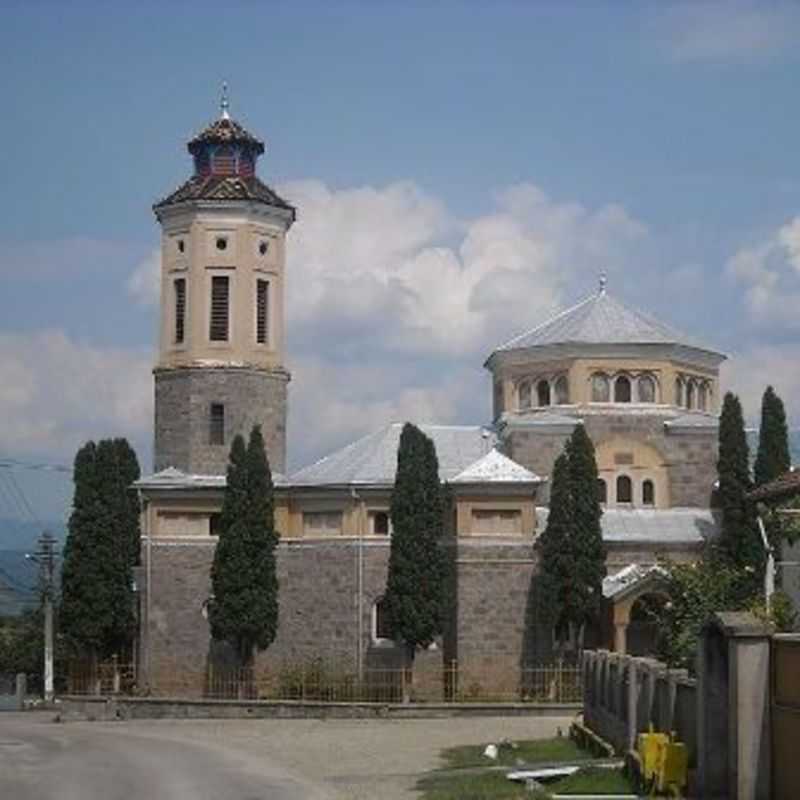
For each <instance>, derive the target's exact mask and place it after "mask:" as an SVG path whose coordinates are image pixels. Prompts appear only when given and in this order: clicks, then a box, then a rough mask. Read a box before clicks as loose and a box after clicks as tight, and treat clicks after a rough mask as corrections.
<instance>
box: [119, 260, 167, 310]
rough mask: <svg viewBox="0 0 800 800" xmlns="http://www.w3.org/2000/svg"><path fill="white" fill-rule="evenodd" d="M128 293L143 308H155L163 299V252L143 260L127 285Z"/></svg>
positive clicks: (130, 276) (129, 277)
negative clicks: (161, 298)
mask: <svg viewBox="0 0 800 800" xmlns="http://www.w3.org/2000/svg"><path fill="white" fill-rule="evenodd" d="M125 286H126V288H127V290H128V293H129V294H130V295H131V296H132V297H133V298H134V299H135V300H136V302H137V303H139V305H142V306H155V305H158V301H159V299H160V297H161V250H160V249H159V248H156V249H155V250H153V251H152V252H151V253H150V255H148V256H146V257H145V258H143V259H142V260H141V261H140V262H139V263H138V264H137V265H136V267H135V268H134V270H133V272H132V273H131V274H130V275H129V276H128V280H127V281H126V283H125Z"/></svg>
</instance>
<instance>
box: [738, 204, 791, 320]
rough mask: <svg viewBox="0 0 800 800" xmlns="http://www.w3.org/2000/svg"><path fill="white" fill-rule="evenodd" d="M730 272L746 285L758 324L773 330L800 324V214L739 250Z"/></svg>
mask: <svg viewBox="0 0 800 800" xmlns="http://www.w3.org/2000/svg"><path fill="white" fill-rule="evenodd" d="M726 272H727V274H728V275H729V276H730V277H731V278H732V279H733V280H735V281H736V282H737V283H740V284H742V285H743V286H745V287H746V288H745V306H746V308H747V311H748V314H749V315H750V318H751V320H752V321H753V322H754V323H756V324H759V325H765V326H769V327H770V328H771V329H772V330H776V329H780V328H783V329H786V330H791V329H796V328H798V327H800V314H798V308H800V217H795V218H794V219H792V220H791V221H790V222H788V223H786V224H785V225H783V226H782V227H780V228H779V229H778V230H776V231H774V232H773V233H771V234H770V235H769V236H767V237H766V239H765V240H764V241H761V242H758V243H756V244H754V245H752V246H749V247H743V248H741V249H740V250H738V251H737V252H736V253H734V255H733V256H732V257H731V258H730V259H729V260H728V263H727V265H726Z"/></svg>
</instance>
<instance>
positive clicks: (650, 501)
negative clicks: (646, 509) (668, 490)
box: [642, 479, 656, 506]
mask: <svg viewBox="0 0 800 800" xmlns="http://www.w3.org/2000/svg"><path fill="white" fill-rule="evenodd" d="M655 504H656V487H655V486H654V485H653V481H651V480H649V479H648V480H646V481H644V482H643V483H642V505H645V506H654V505H655Z"/></svg>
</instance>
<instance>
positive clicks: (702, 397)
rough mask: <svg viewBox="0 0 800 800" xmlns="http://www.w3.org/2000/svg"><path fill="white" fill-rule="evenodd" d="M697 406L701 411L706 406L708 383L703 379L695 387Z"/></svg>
mask: <svg viewBox="0 0 800 800" xmlns="http://www.w3.org/2000/svg"><path fill="white" fill-rule="evenodd" d="M697 407H698V408H699V409H700V410H701V411H705V410H706V409H707V408H708V384H707V383H705V381H704V382H703V383H701V384H700V385H699V386H698V387H697Z"/></svg>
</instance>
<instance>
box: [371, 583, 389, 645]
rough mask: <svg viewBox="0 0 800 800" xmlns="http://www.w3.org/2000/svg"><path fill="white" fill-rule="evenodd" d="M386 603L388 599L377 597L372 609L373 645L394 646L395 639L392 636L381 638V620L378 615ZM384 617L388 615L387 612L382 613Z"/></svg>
mask: <svg viewBox="0 0 800 800" xmlns="http://www.w3.org/2000/svg"><path fill="white" fill-rule="evenodd" d="M385 603H386V597H385V596H384V595H381V596H380V597H377V598H376V599H375V601H374V602H373V603H372V608H371V609H370V638H371V639H372V644H374V645H384V646H387V645H394V643H395V642H394V639H393V638H391V636H389V637H386V636H380V635H379V634H380V633H381V630H380V627H379V625H378V623H379V619H378V615H379V613H381V612H379V610H378V607H379V606H381V605H384V604H385ZM382 613H383V614H384V615H385V614H386V612H385V611H383V612H382ZM387 632H388V630H384V631H383V633H387Z"/></svg>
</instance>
